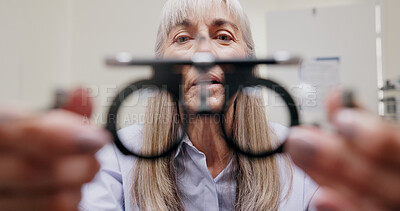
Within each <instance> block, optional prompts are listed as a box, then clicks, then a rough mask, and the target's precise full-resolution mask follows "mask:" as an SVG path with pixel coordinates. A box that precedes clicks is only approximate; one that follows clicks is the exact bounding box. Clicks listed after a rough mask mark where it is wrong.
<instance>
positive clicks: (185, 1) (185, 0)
mask: <svg viewBox="0 0 400 211" xmlns="http://www.w3.org/2000/svg"><path fill="white" fill-rule="evenodd" d="M223 4H225V5H223ZM223 6H225V8H226V9H227V12H228V15H230V16H231V17H232V18H233V19H234V20H235V21H236V23H237V24H238V27H239V29H240V30H241V32H242V35H243V39H244V41H245V43H246V45H247V48H248V54H249V56H254V55H255V52H254V41H253V36H252V34H251V30H250V22H249V19H248V18H247V15H246V13H245V12H244V11H243V8H242V6H241V5H240V3H239V1H238V0H209V1H204V0H168V1H167V2H166V3H165V5H164V8H163V12H162V15H161V21H160V25H159V27H158V34H157V40H156V46H155V53H156V56H161V55H162V53H163V47H164V43H165V41H166V40H167V37H168V34H169V32H170V31H171V29H172V28H174V27H175V26H176V25H178V24H179V23H182V21H184V19H185V18H186V17H187V16H188V14H189V12H196V14H195V15H196V16H198V17H204V16H205V14H207V13H208V11H210V9H211V8H215V7H223ZM177 8H178V9H177Z"/></svg>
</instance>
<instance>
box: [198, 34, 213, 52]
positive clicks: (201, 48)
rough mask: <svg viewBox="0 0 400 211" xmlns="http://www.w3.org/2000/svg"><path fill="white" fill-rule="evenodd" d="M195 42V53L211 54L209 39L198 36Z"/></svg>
mask: <svg viewBox="0 0 400 211" xmlns="http://www.w3.org/2000/svg"><path fill="white" fill-rule="evenodd" d="M196 41H197V52H211V51H212V48H211V39H210V37H208V36H205V35H199V36H198V37H197V39H196Z"/></svg>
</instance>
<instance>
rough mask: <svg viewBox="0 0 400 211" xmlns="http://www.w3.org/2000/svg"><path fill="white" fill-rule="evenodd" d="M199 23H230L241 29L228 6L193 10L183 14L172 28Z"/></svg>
mask: <svg viewBox="0 0 400 211" xmlns="http://www.w3.org/2000/svg"><path fill="white" fill-rule="evenodd" d="M199 24H206V25H208V26H222V25H230V26H232V27H233V28H234V29H235V30H238V31H239V26H238V23H237V21H236V20H235V18H234V17H232V16H231V15H230V14H229V13H228V11H227V8H226V7H212V8H210V9H209V10H206V11H199V10H196V9H194V10H191V11H187V12H186V16H181V18H180V20H177V21H176V22H175V23H174V24H173V25H172V28H175V27H177V26H184V27H194V26H197V25H199Z"/></svg>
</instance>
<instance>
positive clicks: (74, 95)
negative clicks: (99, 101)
mask: <svg viewBox="0 0 400 211" xmlns="http://www.w3.org/2000/svg"><path fill="white" fill-rule="evenodd" d="M62 109H65V110H68V111H71V112H74V113H77V114H80V115H82V116H85V117H88V118H89V117H90V116H91V115H92V112H93V102H92V100H91V98H90V96H89V93H88V91H87V89H85V88H83V87H80V88H77V89H75V90H73V91H72V92H71V93H69V96H68V100H67V102H66V104H65V105H63V106H62Z"/></svg>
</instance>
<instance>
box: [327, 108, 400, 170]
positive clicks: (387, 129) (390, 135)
mask: <svg viewBox="0 0 400 211" xmlns="http://www.w3.org/2000/svg"><path fill="white" fill-rule="evenodd" d="M333 123H334V125H335V126H336V128H337V130H338V132H339V133H340V134H341V135H343V136H344V137H345V138H346V139H347V140H348V141H349V144H351V145H352V146H353V147H354V148H356V149H357V150H359V151H360V152H361V153H363V154H364V155H365V156H366V157H367V158H369V159H370V160H371V162H377V161H378V162H380V164H382V165H387V166H388V167H389V168H393V167H394V168H398V169H399V170H400V168H399V167H398V166H399V165H400V154H399V153H398V152H399V151H400V127H399V126H398V125H394V124H390V123H388V122H385V121H383V120H381V119H379V118H378V117H375V116H373V115H372V114H369V113H367V112H366V111H359V110H351V109H342V110H340V111H338V112H337V113H336V115H334V120H333Z"/></svg>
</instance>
